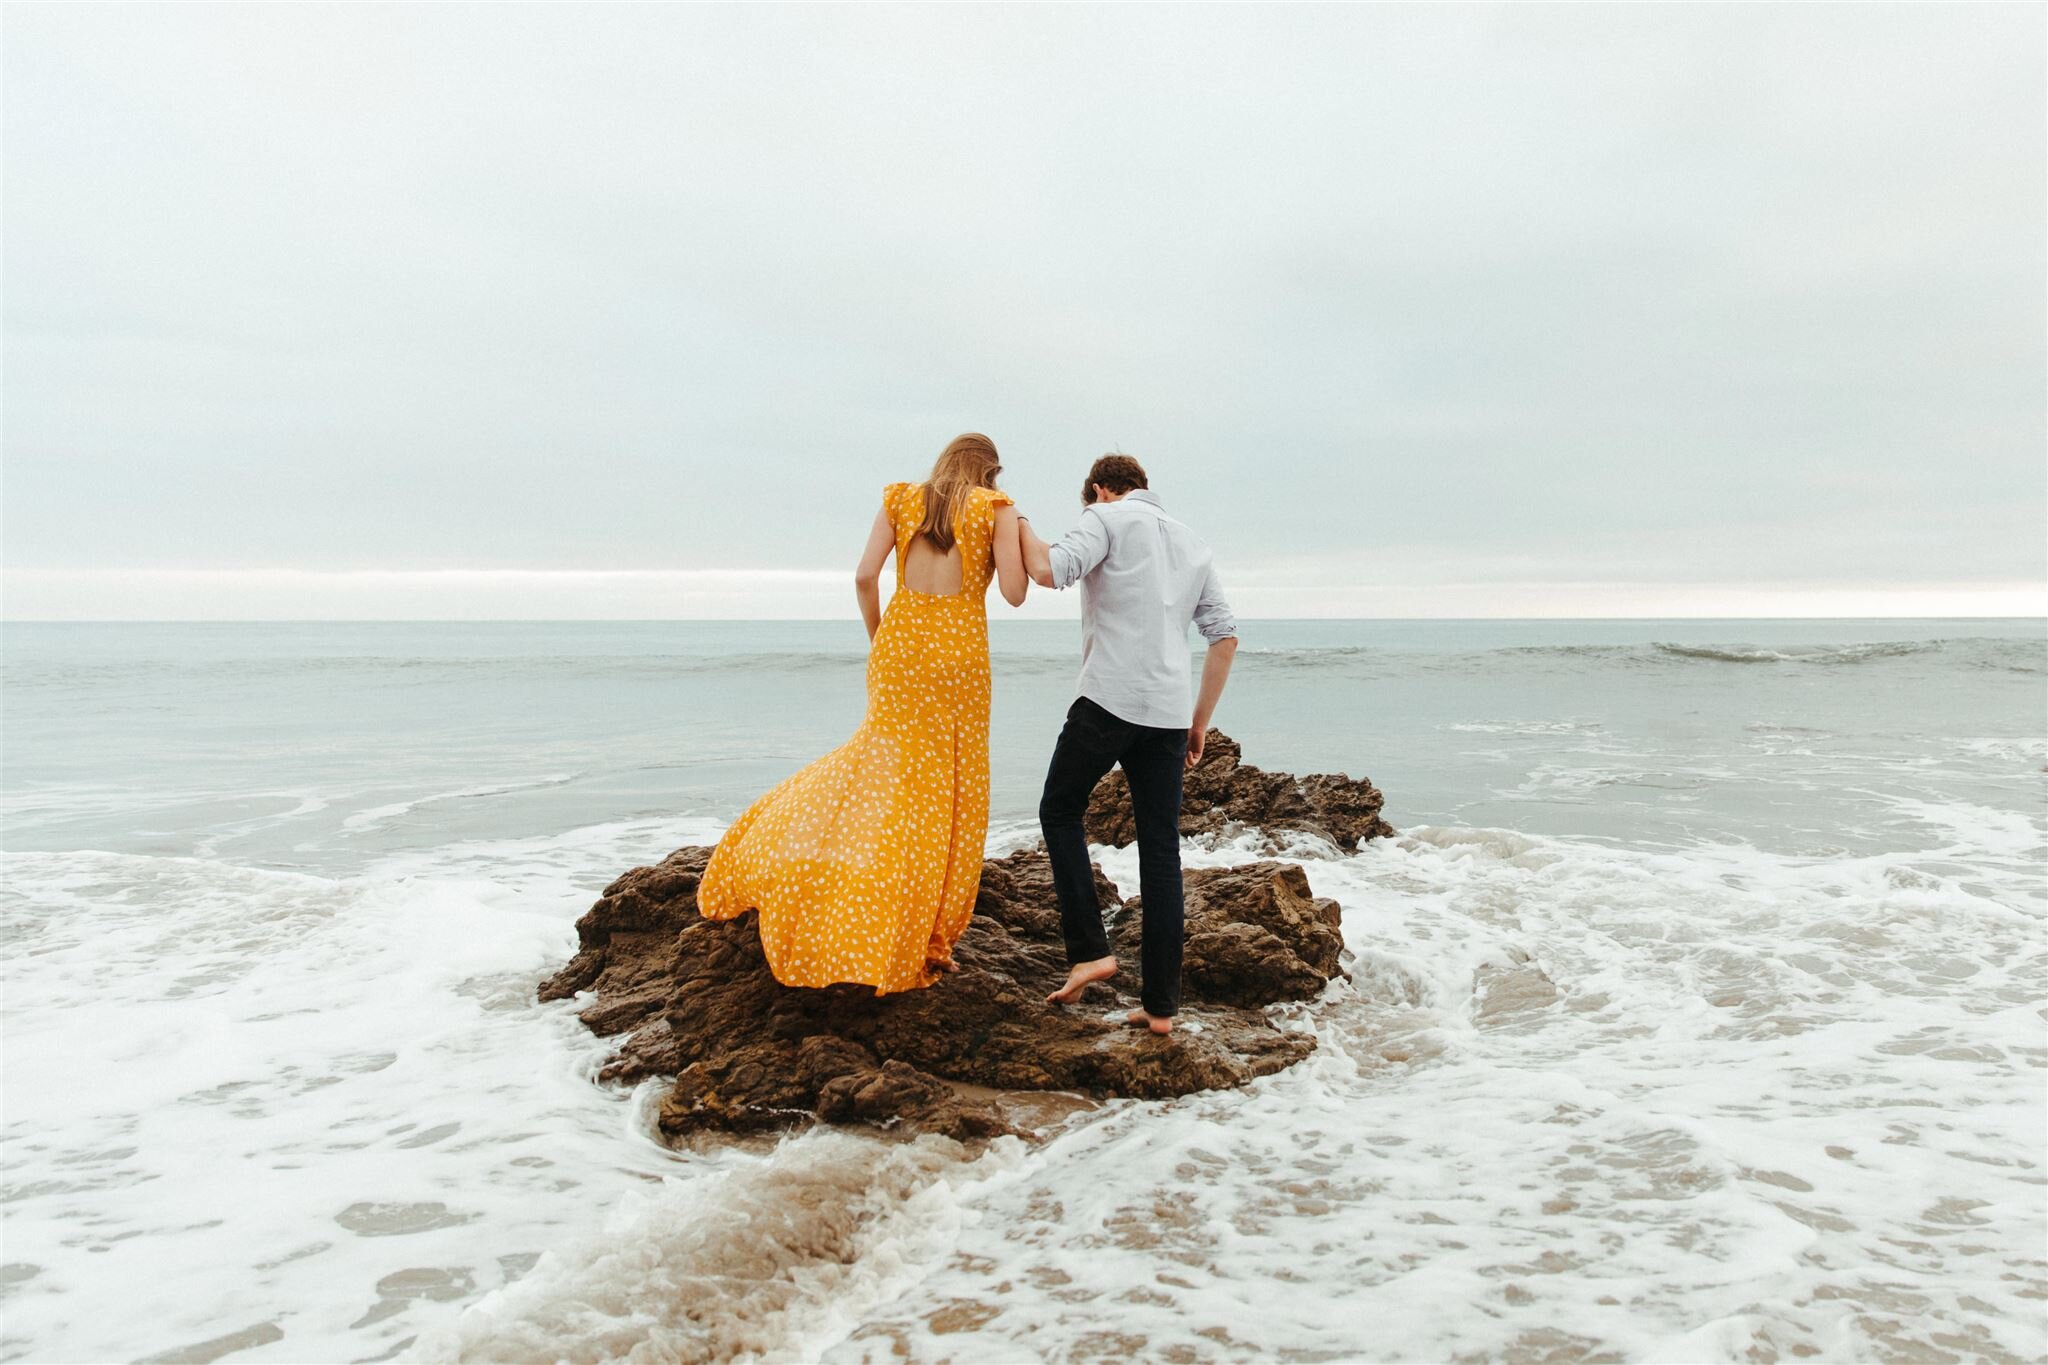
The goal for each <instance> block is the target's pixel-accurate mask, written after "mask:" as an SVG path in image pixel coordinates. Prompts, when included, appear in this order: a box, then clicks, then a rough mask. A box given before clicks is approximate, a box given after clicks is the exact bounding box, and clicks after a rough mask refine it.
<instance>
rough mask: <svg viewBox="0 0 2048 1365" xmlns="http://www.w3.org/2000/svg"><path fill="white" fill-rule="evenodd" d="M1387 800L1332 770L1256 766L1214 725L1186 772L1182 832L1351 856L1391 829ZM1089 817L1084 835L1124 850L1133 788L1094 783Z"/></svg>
mask: <svg viewBox="0 0 2048 1365" xmlns="http://www.w3.org/2000/svg"><path fill="white" fill-rule="evenodd" d="M1384 802H1385V798H1384V797H1383V796H1381V795H1380V789H1379V788H1378V787H1375V786H1373V784H1372V783H1370V782H1368V781H1366V780H1365V779H1364V778H1351V777H1346V776H1344V775H1342V774H1333V773H1318V774H1316V775H1314V776H1312V777H1295V776H1294V775H1293V774H1291V773H1269V772H1266V771H1265V770H1264V769H1261V768H1255V767H1253V766H1252V765H1251V764H1249V763H1246V762H1244V761H1243V757H1242V754H1241V751H1240V750H1239V747H1238V743H1237V741H1236V740H1234V739H1232V738H1231V737H1230V736H1229V735H1226V734H1224V733H1223V732H1222V731H1221V730H1217V729H1213V728H1212V729H1211V730H1210V731H1209V732H1208V737H1207V738H1206V739H1205V740H1203V742H1202V761H1201V762H1200V763H1197V764H1196V765H1195V766H1194V767H1193V768H1190V769H1189V770H1188V773H1187V776H1186V778H1185V780H1184V783H1183V792H1182V797H1181V808H1180V832H1181V833H1182V834H1183V835H1193V834H1222V833H1227V832H1229V831H1230V830H1232V829H1233V828H1236V827H1240V826H1249V827H1251V828H1254V829H1258V830H1261V831H1263V832H1264V833H1265V834H1266V835H1267V836H1268V837H1269V838H1277V837H1278V836H1280V835H1283V834H1287V833H1301V834H1312V835H1315V836H1317V837H1318V838H1322V839H1326V840H1328V841H1329V842H1330V843H1332V844H1335V845H1336V846H1337V847H1338V848H1340V849H1342V850H1344V851H1345V852H1346V853H1354V852H1356V851H1357V849H1358V846H1359V845H1360V844H1362V843H1364V842H1365V841H1366V840H1368V839H1377V838H1380V837H1382V836H1384V835H1389V834H1392V833H1393V832H1394V829H1393V826H1391V825H1389V824H1388V823H1387V822H1386V821H1385V820H1382V819H1381V818H1380V808H1381V806H1382V805H1383V804H1384ZM1086 820H1087V826H1088V837H1089V838H1090V839H1091V840H1093V841H1094V842H1096V843H1098V844H1108V845H1110V846H1111V847H1113V848H1122V847H1123V846H1124V845H1126V844H1129V843H1132V842H1133V841H1135V840H1136V839H1137V837H1138V830H1137V823H1136V821H1135V820H1134V819H1133V817H1132V815H1131V790H1130V787H1129V786H1127V785H1126V784H1125V782H1124V775H1123V773H1122V772H1121V771H1113V772H1111V773H1110V774H1109V776H1107V777H1105V778H1103V779H1102V781H1101V782H1100V783H1098V784H1097V785H1096V788H1095V794H1094V795H1093V796H1092V797H1091V798H1090V799H1089V801H1088V814H1087V817H1086Z"/></svg>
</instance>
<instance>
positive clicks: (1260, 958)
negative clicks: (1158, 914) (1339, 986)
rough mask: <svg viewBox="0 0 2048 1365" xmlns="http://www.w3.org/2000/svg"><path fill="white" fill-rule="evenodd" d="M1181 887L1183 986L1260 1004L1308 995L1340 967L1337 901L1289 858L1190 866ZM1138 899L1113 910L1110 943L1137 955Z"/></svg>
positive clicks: (1121, 952)
mask: <svg viewBox="0 0 2048 1365" xmlns="http://www.w3.org/2000/svg"><path fill="white" fill-rule="evenodd" d="M1181 884H1182V886H1183V887H1184V888H1185V890H1186V895H1187V947H1186V949H1185V950H1184V951H1185V954H1186V956H1185V957H1184V959H1183V960H1182V963H1181V981H1182V986H1183V989H1184V990H1187V991H1189V992H1194V991H1199V992H1201V994H1202V995H1203V996H1204V997H1205V998H1208V999H1211V1000H1222V1001H1226V1002H1228V1003H1230V1004H1242V1005H1263V1004H1269V1003H1271V1002H1272V1001H1275V1000H1310V999H1313V998H1315V997H1316V996H1317V995H1320V994H1321V993H1322V989H1323V987H1325V986H1327V985H1329V984H1330V978H1331V977H1333V976H1336V975H1338V971H1339V969H1338V966H1337V957H1338V954H1340V953H1341V952H1343V951H1344V936H1343V933H1342V932H1341V930H1340V929H1339V928H1338V924H1339V920H1340V914H1341V912H1340V910H1339V909H1338V906H1337V902H1335V901H1333V900H1329V899H1327V898H1318V897H1317V896H1315V895H1314V893H1312V892H1311V891H1310V890H1309V886H1308V875H1307V874H1306V873H1304V872H1303V871H1302V870H1301V869H1300V868H1299V867H1297V866H1295V865H1294V864H1293V863H1247V864H1243V865H1241V866H1238V867H1206V868H1192V869H1190V870H1189V871H1187V872H1186V873H1184V874H1183V875H1182V877H1181ZM1143 922H1144V900H1143V898H1142V897H1140V898H1138V899H1135V900H1133V901H1131V902H1130V903H1129V904H1128V905H1126V906H1125V907H1124V908H1123V910H1122V912H1121V913H1120V914H1119V915H1118V916H1117V920H1116V928H1115V931H1114V932H1113V933H1112V934H1111V935H1110V946H1111V947H1112V948H1113V949H1114V950H1115V951H1116V954H1117V956H1118V959H1119V960H1120V961H1127V962H1136V961H1137V960H1138V945H1139V942H1140V936H1141V933H1142V925H1143Z"/></svg>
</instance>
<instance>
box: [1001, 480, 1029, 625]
mask: <svg viewBox="0 0 2048 1365" xmlns="http://www.w3.org/2000/svg"><path fill="white" fill-rule="evenodd" d="M1021 524H1022V523H1021V522H1020V521H1019V519H1018V516H1017V509H1016V508H1015V507H1013V506H1011V505H1010V504H1008V503H1004V504H1003V505H1001V506H999V507H997V508H996V534H995V547H994V548H995V555H996V586H997V587H999V588H1001V589H1002V592H1003V600H1004V601H1005V602H1008V603H1009V604H1010V605H1011V606H1013V607H1021V606H1023V605H1024V594H1025V593H1027V592H1029V591H1031V580H1030V579H1029V578H1028V577H1026V576H1025V573H1024V546H1023V544H1022V542H1021V541H1020V540H1019V539H1018V531H1019V529H1020V527H1021Z"/></svg>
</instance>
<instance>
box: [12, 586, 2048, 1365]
mask: <svg viewBox="0 0 2048 1365" xmlns="http://www.w3.org/2000/svg"><path fill="white" fill-rule="evenodd" d="M1242 630H1243V637H1244V646H1243V651H1242V652H1241V653H1240V655H1239V661H1238V665H1237V669H1236V672H1235V674H1234V676H1233V678H1232V680H1231V685H1230V690H1229V692H1228V694H1227V696H1226V697H1225V699H1224V703H1223V707H1222V709H1221V711H1220V712H1219V715H1218V718H1217V719H1218V723H1219V724H1220V725H1222V726H1223V728H1224V729H1226V730H1227V731H1228V732H1230V733H1231V734H1232V735H1234V736H1236V737H1237V738H1238V739H1239V740H1241V741H1242V742H1243V745H1244V750H1245V756H1246V759H1247V761H1249V762H1253V763H1257V764H1259V765H1261V766H1264V767H1271V768H1284V769H1289V770H1292V771H1295V772H1299V773H1307V772H1316V771H1343V772H1349V773H1351V774H1353V775H1359V776H1369V777H1370V778H1371V779H1372V780H1373V781H1374V782H1376V783H1377V784H1378V785H1379V786H1380V787H1381V789H1382V790H1383V791H1384V792H1385V793H1386V797H1387V804H1386V816H1387V818H1388V819H1389V820H1390V821H1391V822H1392V823H1393V825H1394V826H1395V827H1396V829H1397V830H1398V831H1399V833H1398V835H1397V836H1396V837H1394V838H1390V839H1386V840H1383V841H1379V842H1377V843H1375V844H1373V845H1371V846H1369V847H1367V848H1365V849H1363V850H1361V851H1360V852H1359V853H1357V854H1355V855H1352V856H1348V857H1347V856H1340V855H1338V854H1337V853H1336V852H1335V850H1332V849H1329V848H1327V847H1317V846H1315V845H1313V844H1311V843H1306V842H1304V843H1301V844H1298V845H1297V846H1295V847H1294V848H1293V849H1292V853H1293V855H1294V856H1296V857H1298V858H1299V860H1300V861H1301V862H1302V864H1303V866H1304V867H1305V869H1306V871H1307V874H1308V877H1309V880H1310V882H1311V883H1312V885H1313V886H1314V888H1315V890H1316V891H1317V892H1318V893H1319V894H1321V895H1326V896H1333V897H1335V898H1337V900H1338V901H1340V902H1341V904H1342V905H1343V907H1344V933H1345V938H1346V941H1347V943H1348V945H1349V952H1350V959H1349V964H1348V965H1349V968H1350V973H1351V977H1350V980H1349V981H1348V982H1344V983H1339V984H1336V985H1333V986H1332V987H1331V989H1330V990H1329V991H1328V993H1327V994H1326V996H1325V997H1324V998H1323V999H1321V1000H1318V1001H1315V1002H1312V1003H1309V1004H1306V1005H1302V1006H1293V1007H1288V1008H1286V1009H1283V1010H1279V1011H1276V1014H1277V1017H1279V1019H1280V1020H1281V1021H1282V1023H1283V1024H1284V1026H1285V1027H1289V1028H1297V1029H1304V1030H1308V1031H1311V1032H1313V1033H1314V1034H1315V1035H1316V1036H1317V1038H1318V1039H1319V1042H1320V1046H1319V1048H1318V1049H1317V1051H1316V1052H1315V1054H1314V1055H1313V1057H1312V1058H1311V1059H1310V1060H1309V1061H1307V1062H1305V1063H1304V1064H1302V1065H1300V1066H1298V1067H1296V1068H1294V1069H1292V1070H1289V1071H1287V1072H1284V1073H1282V1074H1280V1075H1277V1076H1272V1077H1268V1078H1266V1079H1265V1080H1262V1081H1260V1082H1258V1083H1256V1084H1254V1085H1253V1086H1251V1087H1249V1088H1247V1089H1245V1090H1242V1091H1237V1092H1231V1093H1217V1094H1207V1095H1199V1096H1193V1097H1189V1098H1187V1099H1183V1100H1180V1101H1175V1102H1170V1103H1143V1102H1137V1101H1110V1102H1107V1103H1102V1104H1099V1105H1095V1106H1084V1107H1080V1108H1078V1109H1077V1110H1076V1112H1074V1113H1073V1114H1072V1115H1071V1116H1070V1117H1068V1118H1066V1119H1065V1120H1063V1121H1062V1122H1061V1124H1060V1126H1059V1127H1058V1128H1057V1129H1056V1131H1054V1133H1053V1134H1052V1136H1051V1138H1050V1140H1049V1141H1047V1142H1045V1143H1044V1144H1042V1145H1040V1146H1038V1147H1035V1148H1026V1147H1025V1146H1023V1145H1022V1144H1021V1143H1018V1142H1016V1141H1015V1140H1004V1141H1001V1142H998V1143H996V1144H994V1145H992V1146H991V1147H989V1148H988V1149H987V1150H986V1151H984V1152H981V1153H979V1154H976V1153H971V1152H969V1151H967V1150H966V1149H963V1148H961V1147H958V1146H955V1145H954V1144H951V1143H949V1142H946V1141H944V1140H942V1139H937V1138H921V1139H918V1140H916V1141H911V1142H889V1141H884V1140H881V1139H878V1138H875V1137H871V1136H867V1135H863V1134H859V1133H846V1132H827V1131H820V1132H814V1133H810V1134H805V1135H801V1136H797V1137H793V1138H788V1139H785V1140H781V1141H757V1142H750V1143H747V1144H742V1145H734V1146H730V1147H722V1148H720V1147H709V1148H706V1149H705V1150H702V1151H694V1152H689V1153H677V1152H671V1151H669V1150H667V1149H665V1148H664V1147H662V1146H661V1145H660V1144H658V1143H657V1142H655V1141H654V1140H653V1139H652V1137H651V1136H650V1128H649V1113H650V1109H651V1107H652V1103H653V1100H654V1096H655V1090H656V1087H654V1086H651V1085H650V1086H645V1087H640V1088H636V1089H630V1090H629V1089H613V1088H605V1087H600V1086H598V1085H597V1084H596V1083H595V1082H594V1081H593V1079H592V1077H593V1074H594V1072H595V1070H596V1068H597V1066H598V1065H599V1064H600V1062H601V1061H602V1059H603V1058H604V1056H605V1054H606V1050H607V1049H606V1044H605V1043H604V1042H603V1041H602V1040H599V1039H595V1038H592V1037H591V1036H590V1035H589V1034H588V1032H587V1031H586V1030H585V1029H583V1027H582V1026H581V1025H580V1024H579V1023H578V1022H577V1021H576V1018H575V1014H574V1008H575V1007H574V1005H573V1004H572V1003H570V1002H562V1003H558V1004H554V1005H547V1006H543V1005H539V1004H536V1003H535V1002H534V987H535V985H536V983H537V982H538V981H539V980H540V979H541V978H542V977H543V976H545V975H547V974H548V973H550V972H551V971H552V970H553V969H554V968H556V967H557V966H559V965H560V964H561V962H562V961H564V960H565V959H566V958H567V957H568V955H569V953H570V951H571V949H572V946H573V944H574V939H575V935H574V930H573V927H572V926H573V923H574V921H575V919H576V917H577V916H578V915H579V914H581V913H582V911H583V910H584V909H586V908H587V907H588V905H589V904H590V902H591V901H592V900H593V899H594V898H595V897H596V895H597V893H598V891H599V890H600V889H601V888H602V887H603V886H604V885H605V884H606V883H607V882H609V881H610V880H611V879H612V878H613V877H615V876H616V875H617V874H618V873H620V872H621V871H623V870H625V869H626V868H628V867H631V866H634V865H636V864H641V863H647V862H652V861H655V860H657V859H659V858H660V857H661V856H663V855H664V854H666V853H667V852H669V851H670V850H671V849H673V848H675V847H677V846H679V845H682V844H686V843H694V842H708V841H711V840H713V839H714V838H715V837H716V836H717V834H718V832H719V831H720V830H721V829H722V828H723V826H724V825H725V823H726V822H728V821H729V820H730V819H732V817H733V816H735V815H736V814H737V813H738V812H739V811H740V810H741V809H743V808H744V807H745V805H746V804H747V803H748V802H749V801H750V800H751V799H752V798H753V797H754V796H755V795H757V794H758V793H759V792H760V791H762V790H764V789H765V788H766V787H768V786H769V785H771V784H772V783H774V782H775V781H777V780H778V779H780V778H781V777H783V776H785V775H786V774H788V773H789V772H790V771H792V770H794V769H795V768H797V767H799V766H801V765H802V764H803V763H804V762H806V761H808V760H809V759H811V758H813V757H816V756H817V755H818V754H820V753H822V752H823V751H825V750H826V749H828V748H830V747H832V746H833V745H835V744H837V743H839V742H840V741H842V740H843V739H844V738H845V737H846V736H847V735H848V734H850V733H851V731H852V729H853V727H854V725H855V724H856V723H857V721H858V719H859V716H860V712H861V708H862V696H861V680H862V670H863V666H864V641H863V639H862V637H861V634H860V630H859V627H858V625H857V624H856V623H853V622H832V623H826V622H816V623H688V622H680V623H631V624H615V623H577V624H547V623H488V624H411V623H408V624H384V623H379V624H308V625H281V624H258V625H251V624H233V625H206V624H166V625H85V624H80V625H54V624H34V625H30V624H8V625H6V626H4V627H0V816H4V824H0V849H4V860H0V868H4V928H5V935H6V939H5V942H6V958H5V982H4V984H5V1001H4V1015H0V1109H4V1115H0V1118H4V1139H5V1162H4V1189H0V1320H4V1326H0V1358H4V1359H6V1360H34V1361H108V1360H149V1361H164V1362H169V1361H188V1362H197V1361H207V1360H215V1359H231V1360H236V1361H302V1362H303V1361H369V1360H435V1361H450V1360H478V1361H485V1360H521V1361H527V1360H555V1359H563V1360H574V1361H598V1360H607V1359H620V1360H631V1361H635V1362H666V1361H693V1360H707V1359H725V1358H732V1357H735V1356H747V1355H753V1356H758V1357H760V1358H764V1359H773V1360H783V1359H802V1360H828V1361H860V1360H874V1361H883V1360H900V1359H906V1358H907V1359H910V1360H938V1359H948V1358H950V1359H959V1360H971V1361H1008V1360H1040V1359H1042V1360H1060V1361H1070V1360H1071V1361H1079V1360H1097V1359H1118V1360H1124V1359H1145V1360H1161V1361H1198V1360H1212V1359H1216V1360H1254V1359H1286V1360H1347V1361H1353V1360H1384V1361H1393V1360H1399V1361H1447V1360H1465V1359H1471V1360H1501V1361H1529V1362H1539V1361H1540V1362H1565V1361H1576V1360H1587V1361H1636V1360H1643V1361H1651V1360H1656V1361H1745V1362H1749V1361H1771V1360H1793V1359H1810V1360H1825V1361H1862V1360H1887V1361H1889V1360H1899V1361H1926V1360H1972V1361H1976V1360H1984V1361H2037V1360H2041V1359H2043V1358H2044V1357H2048V1253H2044V1233H2048V1183H2044V1182H2048V1150H2044V1149H2048V1129H2044V1119H2048V1087H2044V1075H2048V1072H2044V1064H2048V1024H2044V1012H2043V1011H2044V1001H2048V714H2044V707H2048V636H2044V627H2043V623H2042V622H2040V621H2038V620H2025V621H1983V620H1967V621H1933V620H1914V621H1626V622H1617V621H1601V622H1555V621H1551V622H1469V621H1444V622H1420V621H1417V622H1344V621H1326V622H1247V623H1244V624H1243V627H1242ZM1075 632H1076V628H1075V627H1074V626H1073V625H1071V624H1069V623H1065V622H1014V621H1001V620H999V621H997V622H996V623H995V625H994V627H993V640H994V656H995V657H994V663H995V689H996V691H995V697H996V700H995V715H994V725H993V762H994V774H993V776H994V797H993V805H994V810H993V817H994V819H993V826H992V831H993V832H992V837H991V851H992V852H1002V851H1004V850H1006V849H1008V848H1011V847H1015V846H1018V845H1021V844H1023V843H1027V842H1029V841H1030V840H1032V839H1033V838H1035V829H1034V827H1033V822H1032V811H1033V809H1034V807H1035V803H1036V794H1037V786H1038V782H1039V780H1040V778H1041V777H1042V775H1043V771H1044V764H1045V760H1046V757H1047V754H1048V752H1049V747H1050V744H1051V741H1052V738H1053V736H1054V734H1055V733H1056V731H1057V729H1058V725H1059V720H1060V716H1061V713H1062V712H1063V710H1064V708H1065V706H1066V703H1067V701H1068V700H1069V698H1070V696H1071V687H1072V682H1073V676H1074V672H1075V666H1074V654H1075V647H1076V641H1075ZM1250 847H1251V845H1250V843H1249V842H1248V841H1245V840H1236V841H1233V840H1230V839H1225V840H1222V841H1219V842H1215V843H1211V844H1200V845H1197V844H1192V843H1191V844H1190V845H1189V847H1188V851H1187V857H1188V860H1189V862H1190V863H1193V864H1211V863H1227V862H1231V861H1239V860H1243V859H1244V858H1245V857H1247V856H1248V850H1249V848H1250ZM1101 857H1102V861H1103V864H1104V867H1105V869H1106V870H1107V871H1108V872H1109V873H1110V875H1111V876H1112V877H1113V878H1115V879H1116V880H1117V881H1118V882H1119V883H1120V884H1122V885H1124V886H1125V887H1126V888H1127V889H1131V888H1132V887H1133V886H1134V883H1135V880H1136V871H1137V869H1136V863H1135V859H1134V857H1133V856H1132V855H1131V853H1130V851H1109V850H1105V851H1102V853H1101ZM1522 954H1526V955H1527V956H1528V957H1529V958H1530V959H1531V960H1533V962H1534V963H1535V964H1537V965H1538V966H1539V967H1540V968H1541V969H1542V970H1543V971H1544V972H1545V973H1547V974H1548V975H1549V976H1550V977H1551V978H1552V979H1553V980H1554V981H1555V982H1556V983H1557V986H1558V988H1559V990H1560V992H1561V996H1560V998H1559V999H1558V1000H1557V1001H1556V1002H1555V1003H1552V1004H1549V1005H1546V1006H1541V1007H1533V1008H1529V1009H1524V1010H1518V1011H1511V1012H1509V1013H1507V1014H1505V1015H1494V1014H1488V1015H1481V1014H1480V1012H1478V1011H1477V1010H1476V1009H1475V1001H1474V995H1473V983H1474V977H1475V973H1476V972H1477V971H1478V970H1479V969H1480V968H1482V967H1483V966H1485V965H1486V964H1488V963H1496V962H1506V961H1511V960H1515V959H1516V958H1517V957H1518V955H1522Z"/></svg>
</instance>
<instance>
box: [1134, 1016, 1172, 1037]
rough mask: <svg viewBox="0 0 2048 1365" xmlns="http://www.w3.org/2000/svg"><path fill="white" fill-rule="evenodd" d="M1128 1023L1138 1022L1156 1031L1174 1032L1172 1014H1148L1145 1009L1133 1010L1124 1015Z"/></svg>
mask: <svg viewBox="0 0 2048 1365" xmlns="http://www.w3.org/2000/svg"><path fill="white" fill-rule="evenodd" d="M1124 1022H1125V1023H1126V1024H1138V1025H1141V1026H1143V1027H1145V1028H1149V1029H1151V1030H1152V1031H1153V1032H1154V1033H1171V1032H1173V1016H1172V1015H1170V1014H1147V1013H1145V1011H1143V1010H1132V1011H1131V1012H1130V1013H1129V1014H1126V1015H1125V1016H1124Z"/></svg>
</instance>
